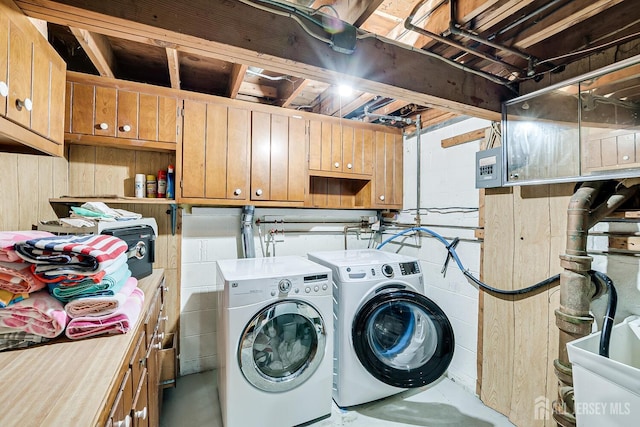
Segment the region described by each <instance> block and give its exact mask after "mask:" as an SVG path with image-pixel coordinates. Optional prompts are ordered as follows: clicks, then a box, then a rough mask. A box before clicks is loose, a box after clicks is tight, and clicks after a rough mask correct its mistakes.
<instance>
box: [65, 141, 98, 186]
mask: <svg viewBox="0 0 640 427" xmlns="http://www.w3.org/2000/svg"><path fill="white" fill-rule="evenodd" d="M96 161H97V159H96V148H95V147H90V146H84V145H70V146H69V195H70V196H90V195H95V194H97V193H96V189H95V168H96Z"/></svg>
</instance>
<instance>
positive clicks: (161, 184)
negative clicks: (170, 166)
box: [158, 170, 167, 199]
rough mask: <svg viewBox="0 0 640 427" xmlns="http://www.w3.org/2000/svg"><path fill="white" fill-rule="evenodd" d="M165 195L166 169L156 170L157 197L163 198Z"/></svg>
mask: <svg viewBox="0 0 640 427" xmlns="http://www.w3.org/2000/svg"><path fill="white" fill-rule="evenodd" d="M166 196H167V171H163V170H159V171H158V198H159V199H164V198H165V197H166Z"/></svg>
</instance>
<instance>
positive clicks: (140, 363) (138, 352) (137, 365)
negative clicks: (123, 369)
mask: <svg viewBox="0 0 640 427" xmlns="http://www.w3.org/2000/svg"><path fill="white" fill-rule="evenodd" d="M139 335H140V336H139V337H138V341H137V342H136V346H135V349H134V350H133V355H132V356H131V360H130V361H129V367H130V370H131V376H132V379H131V382H132V384H134V386H137V384H138V383H139V382H140V377H141V376H142V372H143V370H144V368H145V366H146V364H147V362H146V359H145V356H146V354H147V346H146V341H145V331H144V330H141V331H140V332H139Z"/></svg>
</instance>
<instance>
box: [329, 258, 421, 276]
mask: <svg viewBox="0 0 640 427" xmlns="http://www.w3.org/2000/svg"><path fill="white" fill-rule="evenodd" d="M339 273H340V276H341V277H342V280H344V281H358V280H371V279H383V278H389V279H391V278H393V277H398V276H412V275H416V274H420V263H419V262H418V261H411V262H399V263H398V262H395V263H387V264H380V265H373V266H372V265H356V266H351V267H340V268H339Z"/></svg>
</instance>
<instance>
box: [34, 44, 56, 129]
mask: <svg viewBox="0 0 640 427" xmlns="http://www.w3.org/2000/svg"><path fill="white" fill-rule="evenodd" d="M50 81H51V61H49V58H48V57H47V56H46V53H45V52H44V51H42V50H41V49H39V44H38V43H34V44H33V82H32V91H33V93H32V99H31V101H32V105H33V109H32V110H31V130H33V131H34V132H37V133H39V134H40V135H42V136H44V137H48V136H49V100H50V98H49V82H50Z"/></svg>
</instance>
